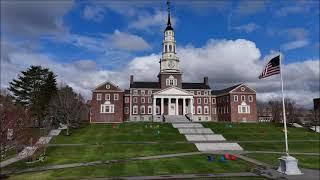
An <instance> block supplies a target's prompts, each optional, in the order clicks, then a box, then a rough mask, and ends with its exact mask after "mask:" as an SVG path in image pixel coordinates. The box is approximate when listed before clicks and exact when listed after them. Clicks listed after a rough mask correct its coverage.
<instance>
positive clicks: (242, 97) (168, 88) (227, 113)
mask: <svg viewBox="0 0 320 180" xmlns="http://www.w3.org/2000/svg"><path fill="white" fill-rule="evenodd" d="M162 47H163V48H162V57H161V59H160V70H159V74H158V81H156V82H141V81H135V80H134V76H133V75H131V76H130V88H129V89H127V90H124V89H121V88H120V87H118V86H117V85H116V84H114V83H113V82H110V81H107V82H104V83H102V84H100V85H98V86H97V87H96V88H95V89H94V90H92V100H91V113H90V122H91V123H110V122H123V121H163V120H164V119H165V117H166V116H178V115H179V116H186V117H187V118H189V120H192V121H229V122H230V121H232V122H256V121H257V108H256V92H255V90H253V89H252V88H250V87H248V86H246V85H245V84H238V85H235V86H232V87H228V88H226V89H222V90H212V89H211V88H210V85H209V79H208V77H204V78H203V81H202V82H198V83H193V82H192V83H189V82H183V80H182V71H181V69H180V64H179V63H180V60H179V58H178V56H177V52H176V41H175V38H174V31H173V27H172V25H171V22H170V13H168V22H167V27H166V29H165V30H164V38H163V42H162Z"/></svg>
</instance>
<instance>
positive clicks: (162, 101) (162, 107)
mask: <svg viewBox="0 0 320 180" xmlns="http://www.w3.org/2000/svg"><path fill="white" fill-rule="evenodd" d="M163 113H164V98H161V115H163Z"/></svg>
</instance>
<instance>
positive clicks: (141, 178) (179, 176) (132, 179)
mask: <svg viewBox="0 0 320 180" xmlns="http://www.w3.org/2000/svg"><path fill="white" fill-rule="evenodd" d="M257 176H258V175H256V174H254V173H251V172H239V173H219V174H168V175H157V176H131V177H130V176H123V177H117V178H116V179H126V180H146V179H199V178H201V179H202V178H226V177H257ZM90 179H106V180H108V179H115V178H90Z"/></svg>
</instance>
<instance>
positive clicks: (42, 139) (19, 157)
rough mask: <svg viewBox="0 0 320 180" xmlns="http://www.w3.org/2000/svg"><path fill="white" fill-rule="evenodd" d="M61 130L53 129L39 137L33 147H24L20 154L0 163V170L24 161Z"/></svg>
mask: <svg viewBox="0 0 320 180" xmlns="http://www.w3.org/2000/svg"><path fill="white" fill-rule="evenodd" d="M61 130H62V129H54V130H51V131H50V132H49V134H48V136H44V137H40V138H39V139H38V141H37V142H36V143H35V144H34V145H33V146H27V147H25V148H24V149H23V150H22V151H21V152H20V153H18V154H17V155H16V156H15V157H12V158H9V159H7V160H4V161H1V162H0V168H3V167H5V166H8V165H10V164H12V163H15V162H17V161H20V160H23V159H26V158H27V157H30V156H32V155H33V154H34V153H35V152H36V151H37V149H38V148H39V147H42V146H43V145H46V144H48V143H49V142H50V140H51V139H52V137H53V136H57V135H59V134H60V132H61Z"/></svg>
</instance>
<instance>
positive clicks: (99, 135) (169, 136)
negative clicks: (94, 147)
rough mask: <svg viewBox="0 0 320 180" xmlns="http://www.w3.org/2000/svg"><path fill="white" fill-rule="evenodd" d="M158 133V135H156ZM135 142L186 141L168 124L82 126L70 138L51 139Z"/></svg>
mask: <svg viewBox="0 0 320 180" xmlns="http://www.w3.org/2000/svg"><path fill="white" fill-rule="evenodd" d="M158 131H159V134H158ZM136 141H157V142H160V141H163V142H168V141H169V142H170V141H171V142H172V141H186V139H185V138H184V136H183V135H181V134H179V132H178V131H177V129H175V128H173V127H172V125H171V124H168V123H143V122H139V123H138V122H137V123H122V124H115V125H113V124H84V125H82V127H81V128H79V129H73V130H72V135H71V136H65V132H64V131H63V132H62V135H60V136H58V137H57V138H55V139H53V141H51V143H54V144H77V143H88V144H96V143H106V144H107V143H108V142H136Z"/></svg>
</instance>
